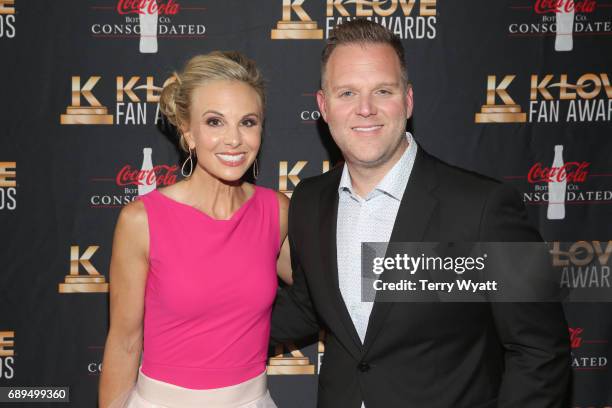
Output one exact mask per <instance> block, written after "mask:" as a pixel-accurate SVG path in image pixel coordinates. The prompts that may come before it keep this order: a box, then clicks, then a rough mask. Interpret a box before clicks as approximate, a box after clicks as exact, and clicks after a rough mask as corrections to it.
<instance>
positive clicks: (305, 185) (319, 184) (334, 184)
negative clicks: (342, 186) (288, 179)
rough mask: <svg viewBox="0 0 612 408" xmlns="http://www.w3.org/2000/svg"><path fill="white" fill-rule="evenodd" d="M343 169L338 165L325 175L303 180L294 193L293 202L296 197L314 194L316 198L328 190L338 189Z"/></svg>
mask: <svg viewBox="0 0 612 408" xmlns="http://www.w3.org/2000/svg"><path fill="white" fill-rule="evenodd" d="M342 168H343V166H342V165H336V166H335V167H334V168H332V169H331V170H329V171H327V172H325V173H323V174H320V175H318V176H313V177H307V178H305V179H302V180H301V181H300V183H299V184H298V185H297V186H296V188H295V190H294V192H293V195H292V200H293V197H295V196H312V195H313V194H314V195H315V196H316V195H317V194H318V193H320V192H321V191H323V190H324V189H327V188H336V189H337V188H338V185H339V183H340V178H341V176H342Z"/></svg>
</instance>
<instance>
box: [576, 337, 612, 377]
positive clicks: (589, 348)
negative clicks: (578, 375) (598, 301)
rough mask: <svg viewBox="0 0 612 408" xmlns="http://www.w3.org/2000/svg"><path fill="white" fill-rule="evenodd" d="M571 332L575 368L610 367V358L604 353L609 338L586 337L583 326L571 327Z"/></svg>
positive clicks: (589, 369) (585, 369) (590, 369)
mask: <svg viewBox="0 0 612 408" xmlns="http://www.w3.org/2000/svg"><path fill="white" fill-rule="evenodd" d="M569 334H570V344H571V348H572V368H574V370H576V371H593V370H605V369H606V368H607V367H608V358H607V357H605V356H604V355H603V354H604V352H605V350H606V349H607V345H608V340H595V339H589V338H586V339H585V338H584V337H583V336H584V328H583V327H569ZM597 348H599V350H597Z"/></svg>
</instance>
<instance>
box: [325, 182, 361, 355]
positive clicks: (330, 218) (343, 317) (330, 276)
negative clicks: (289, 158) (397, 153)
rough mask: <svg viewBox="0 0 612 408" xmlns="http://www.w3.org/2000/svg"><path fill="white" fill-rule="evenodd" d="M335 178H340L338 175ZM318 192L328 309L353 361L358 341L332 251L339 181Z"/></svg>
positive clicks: (334, 241)
mask: <svg viewBox="0 0 612 408" xmlns="http://www.w3.org/2000/svg"><path fill="white" fill-rule="evenodd" d="M339 174H342V173H341V172H339ZM334 180H335V181H334V182H330V183H329V184H328V185H327V186H325V188H324V190H323V191H322V192H321V202H320V205H319V209H320V210H319V211H320V217H319V222H320V225H319V238H320V245H321V262H322V266H323V269H322V271H323V275H324V276H325V279H326V285H325V287H326V288H327V291H328V294H329V299H330V303H331V308H332V309H333V311H334V315H335V316H336V318H337V319H338V320H339V321H340V324H341V326H342V327H343V329H344V330H342V331H336V332H335V335H336V337H338V339H339V340H340V341H341V342H342V343H343V344H344V345H345V347H347V349H348V350H349V351H350V352H351V354H353V356H354V357H355V358H356V359H360V356H361V340H360V339H359V335H358V334H357V331H356V330H355V326H354V325H353V321H352V319H351V316H350V314H349V312H348V310H347V308H346V305H345V303H344V299H343V298H342V294H341V293H340V287H339V284H338V257H337V250H336V226H337V218H338V185H339V183H340V177H337V178H334Z"/></svg>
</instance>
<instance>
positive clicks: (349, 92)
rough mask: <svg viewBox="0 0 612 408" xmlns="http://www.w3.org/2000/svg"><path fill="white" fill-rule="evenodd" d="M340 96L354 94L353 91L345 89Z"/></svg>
mask: <svg viewBox="0 0 612 408" xmlns="http://www.w3.org/2000/svg"><path fill="white" fill-rule="evenodd" d="M340 96H341V97H342V96H353V91H344V92H342V93H340Z"/></svg>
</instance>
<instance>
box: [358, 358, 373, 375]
mask: <svg viewBox="0 0 612 408" xmlns="http://www.w3.org/2000/svg"><path fill="white" fill-rule="evenodd" d="M357 369H358V370H359V371H361V372H362V373H365V372H366V371H368V370H369V369H370V365H369V364H368V363H364V362H363V361H362V362H361V363H359V365H358V366H357Z"/></svg>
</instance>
